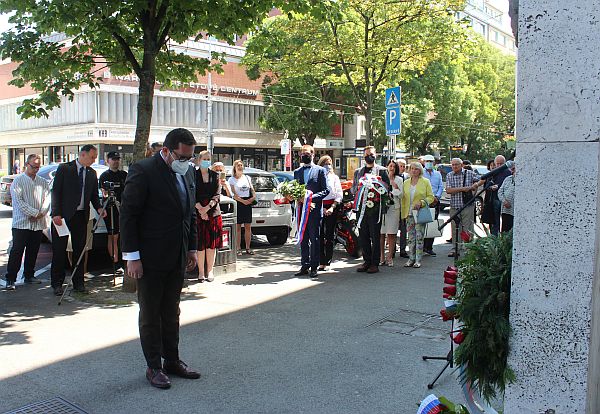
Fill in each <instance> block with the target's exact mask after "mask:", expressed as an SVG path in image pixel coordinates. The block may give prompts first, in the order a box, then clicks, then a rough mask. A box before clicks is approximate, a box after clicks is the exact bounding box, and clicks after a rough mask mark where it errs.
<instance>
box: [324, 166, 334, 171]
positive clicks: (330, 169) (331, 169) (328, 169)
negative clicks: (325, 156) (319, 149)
mask: <svg viewBox="0 0 600 414" xmlns="http://www.w3.org/2000/svg"><path fill="white" fill-rule="evenodd" d="M324 167H325V170H326V171H327V172H331V171H333V165H331V164H325V165H324Z"/></svg>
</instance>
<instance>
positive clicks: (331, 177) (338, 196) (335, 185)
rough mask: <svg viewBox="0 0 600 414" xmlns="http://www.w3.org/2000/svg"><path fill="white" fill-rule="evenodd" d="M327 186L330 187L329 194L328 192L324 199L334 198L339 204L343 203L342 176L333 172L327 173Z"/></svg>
mask: <svg viewBox="0 0 600 414" xmlns="http://www.w3.org/2000/svg"><path fill="white" fill-rule="evenodd" d="M327 188H329V194H327V197H325V198H324V199H323V201H325V200H333V201H335V202H336V203H338V204H339V203H341V202H342V198H343V197H344V191H343V190H342V183H341V182H340V177H338V176H337V175H335V174H333V173H330V174H327Z"/></svg>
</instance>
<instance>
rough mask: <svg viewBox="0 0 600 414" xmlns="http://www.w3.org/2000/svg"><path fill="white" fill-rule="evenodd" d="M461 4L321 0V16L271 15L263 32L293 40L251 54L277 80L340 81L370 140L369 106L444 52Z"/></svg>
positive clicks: (453, 38)
mask: <svg viewBox="0 0 600 414" xmlns="http://www.w3.org/2000/svg"><path fill="white" fill-rule="evenodd" d="M462 3H463V1H462V0H439V1H436V2H431V1H428V0H405V1H389V0H369V1H364V0H339V1H338V0H335V1H334V0H328V1H325V2H323V6H322V12H321V13H312V14H289V15H287V16H281V17H279V18H278V20H277V24H276V25H274V26H276V28H277V30H276V31H273V30H271V31H264V32H263V33H270V34H273V33H274V34H282V37H283V38H288V39H292V40H293V42H292V47H287V45H286V44H285V42H282V41H281V38H279V37H277V38H275V39H272V40H271V41H270V42H269V41H268V40H264V41H261V42H260V43H261V44H264V45H266V46H265V48H264V50H263V52H264V53H262V52H261V51H257V55H258V59H259V60H261V65H262V67H263V68H265V69H267V70H270V71H273V72H275V73H276V75H277V79H278V80H279V81H283V80H285V79H287V78H294V77H298V76H305V75H313V76H314V74H315V73H316V74H318V75H319V76H315V77H316V78H317V79H318V78H320V77H323V79H324V81H325V82H329V83H333V84H337V85H347V86H348V87H349V89H350V91H351V93H352V98H353V103H354V105H355V106H356V107H357V108H358V110H359V111H360V112H361V113H362V114H363V115H364V116H365V118H366V133H367V139H368V141H369V142H372V141H373V137H374V135H375V134H374V128H373V125H374V116H373V114H374V108H375V103H376V100H377V99H379V97H380V95H382V92H383V89H384V88H385V87H386V86H389V85H393V84H397V83H398V82H399V81H400V80H402V79H404V78H405V77H406V76H408V75H409V74H412V73H413V72H414V71H418V70H422V69H424V68H425V67H426V65H427V64H428V63H429V62H430V61H433V60H435V59H437V58H439V57H440V56H441V55H443V54H446V53H449V52H450V51H451V49H452V48H453V46H454V45H455V44H456V43H458V42H459V41H460V39H462V37H463V33H464V32H463V31H462V30H460V27H459V25H458V24H457V23H456V21H455V19H454V15H453V12H452V10H454V9H456V8H458V7H460V6H461V5H462ZM272 24H273V23H270V22H267V23H266V25H272ZM258 36H261V33H259V34H258Z"/></svg>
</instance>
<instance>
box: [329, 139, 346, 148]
mask: <svg viewBox="0 0 600 414" xmlns="http://www.w3.org/2000/svg"><path fill="white" fill-rule="evenodd" d="M327 148H334V149H343V148H344V140H343V139H328V140H327Z"/></svg>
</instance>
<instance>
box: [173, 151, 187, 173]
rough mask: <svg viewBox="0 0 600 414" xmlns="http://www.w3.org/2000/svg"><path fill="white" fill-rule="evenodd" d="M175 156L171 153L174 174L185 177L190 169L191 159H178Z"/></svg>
mask: <svg viewBox="0 0 600 414" xmlns="http://www.w3.org/2000/svg"><path fill="white" fill-rule="evenodd" d="M173 154H175V153H174V152H170V153H169V155H170V156H171V159H172V160H173V162H172V163H171V170H173V172H174V173H176V174H180V175H184V174H185V173H186V172H187V170H188V169H189V168H190V163H189V159H177V158H175V156H174V155H173ZM175 155H176V154H175Z"/></svg>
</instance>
